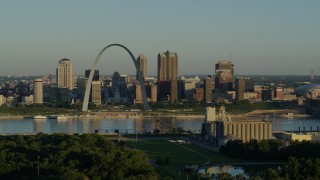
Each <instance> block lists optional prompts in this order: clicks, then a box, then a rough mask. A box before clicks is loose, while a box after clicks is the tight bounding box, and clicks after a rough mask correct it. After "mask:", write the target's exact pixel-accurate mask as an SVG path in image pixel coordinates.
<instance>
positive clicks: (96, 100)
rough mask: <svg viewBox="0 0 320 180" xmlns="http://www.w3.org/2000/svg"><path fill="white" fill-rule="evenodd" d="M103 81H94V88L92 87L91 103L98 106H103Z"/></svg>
mask: <svg viewBox="0 0 320 180" xmlns="http://www.w3.org/2000/svg"><path fill="white" fill-rule="evenodd" d="M101 84H102V83H101V81H100V80H98V81H92V86H91V99H92V100H91V101H92V103H93V104H95V105H96V106H100V105H101V88H102V87H101Z"/></svg>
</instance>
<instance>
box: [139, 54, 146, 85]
mask: <svg viewBox="0 0 320 180" xmlns="http://www.w3.org/2000/svg"><path fill="white" fill-rule="evenodd" d="M137 61H138V65H139V68H140V73H141V77H142V79H143V80H145V78H146V77H147V76H148V66H147V57H146V56H145V55H144V54H140V55H139V57H138V59H137ZM136 79H137V80H138V75H137V76H136Z"/></svg>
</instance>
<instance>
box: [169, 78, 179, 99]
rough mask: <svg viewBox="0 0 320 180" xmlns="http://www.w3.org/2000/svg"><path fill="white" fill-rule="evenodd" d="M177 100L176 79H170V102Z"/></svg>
mask: <svg viewBox="0 0 320 180" xmlns="http://www.w3.org/2000/svg"><path fill="white" fill-rule="evenodd" d="M177 101H178V80H177V79H171V80H170V103H175V102H177Z"/></svg>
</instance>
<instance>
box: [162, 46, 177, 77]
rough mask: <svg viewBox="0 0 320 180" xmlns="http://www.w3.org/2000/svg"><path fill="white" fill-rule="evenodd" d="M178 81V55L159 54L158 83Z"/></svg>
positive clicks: (169, 53) (171, 53)
mask: <svg viewBox="0 0 320 180" xmlns="http://www.w3.org/2000/svg"><path fill="white" fill-rule="evenodd" d="M171 79H178V54H177V53H174V52H169V51H167V52H165V53H159V54H158V81H170V80H171Z"/></svg>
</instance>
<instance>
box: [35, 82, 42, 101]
mask: <svg viewBox="0 0 320 180" xmlns="http://www.w3.org/2000/svg"><path fill="white" fill-rule="evenodd" d="M33 103H37V104H42V103H43V81H42V79H36V80H34V81H33Z"/></svg>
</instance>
